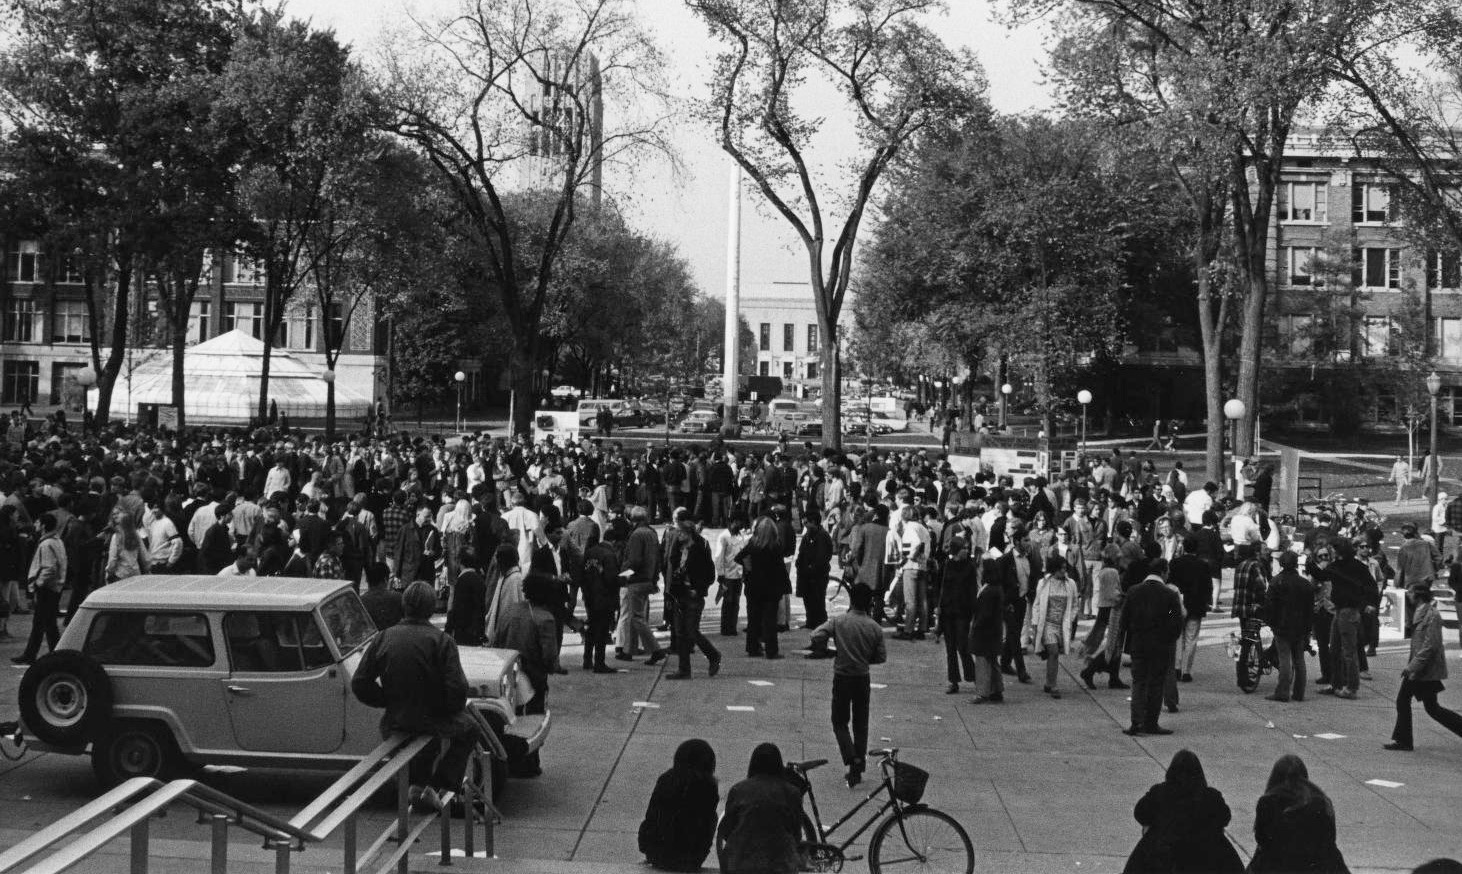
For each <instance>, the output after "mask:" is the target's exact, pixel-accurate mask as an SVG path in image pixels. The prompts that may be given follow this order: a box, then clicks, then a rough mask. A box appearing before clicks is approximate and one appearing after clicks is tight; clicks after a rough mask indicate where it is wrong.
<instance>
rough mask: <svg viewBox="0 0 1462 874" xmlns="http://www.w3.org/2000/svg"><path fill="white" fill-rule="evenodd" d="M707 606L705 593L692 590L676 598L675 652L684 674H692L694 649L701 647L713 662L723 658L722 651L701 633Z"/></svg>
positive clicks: (707, 657)
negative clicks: (703, 613)
mask: <svg viewBox="0 0 1462 874" xmlns="http://www.w3.org/2000/svg"><path fill="white" fill-rule="evenodd" d="M705 608H706V599H705V596H703V595H697V594H695V593H694V592H692V593H690V594H687V595H680V596H678V597H676V598H675V614H674V615H675V643H676V649H675V652H676V655H678V656H679V657H680V673H682V674H686V675H689V674H690V653H691V651H692V650H694V649H699V650H700V651H701V655H704V656H705V657H706V659H707V660H708V661H710V662H712V663H715V662H719V661H720V660H721V653H720V652H719V651H717V649H716V647H715V646H713V645H712V644H711V642H710V641H709V640H706V636H705V635H704V634H702V633H701V612H702V611H704V610H705Z"/></svg>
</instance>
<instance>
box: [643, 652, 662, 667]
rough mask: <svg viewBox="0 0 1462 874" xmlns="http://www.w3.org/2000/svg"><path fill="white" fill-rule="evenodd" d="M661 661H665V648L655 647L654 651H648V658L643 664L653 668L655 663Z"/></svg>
mask: <svg viewBox="0 0 1462 874" xmlns="http://www.w3.org/2000/svg"><path fill="white" fill-rule="evenodd" d="M663 661H665V650H663V649H657V650H655V651H654V652H652V653H650V658H649V659H648V660H647V661H646V662H645V664H647V665H649V666H650V667H652V668H653V667H654V666H655V665H658V664H660V663H661V662H663Z"/></svg>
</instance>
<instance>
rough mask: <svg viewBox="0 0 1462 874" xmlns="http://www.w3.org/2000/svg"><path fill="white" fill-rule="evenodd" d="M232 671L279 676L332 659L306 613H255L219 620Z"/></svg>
mask: <svg viewBox="0 0 1462 874" xmlns="http://www.w3.org/2000/svg"><path fill="white" fill-rule="evenodd" d="M223 635H224V637H225V638H226V639H227V641H228V660H229V664H230V665H231V666H232V668H233V670H234V671H237V672H251V673H281V672H288V671H305V670H311V669H314V668H323V667H325V666H326V665H330V664H333V663H334V661H335V659H334V657H333V656H332V655H331V654H330V648H329V647H328V646H326V645H325V638H324V637H323V636H322V635H321V634H320V627H319V626H318V625H316V624H315V617H314V616H313V615H311V614H310V613H283V612H278V611H265V610H257V611H250V612H245V613H230V614H228V615H227V616H225V617H224V618H223Z"/></svg>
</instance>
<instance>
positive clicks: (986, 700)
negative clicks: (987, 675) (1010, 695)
mask: <svg viewBox="0 0 1462 874" xmlns="http://www.w3.org/2000/svg"><path fill="white" fill-rule="evenodd" d="M1004 700H1005V699H1004V698H1003V697H1002V696H1000V695H976V696H975V697H974V698H971V699H970V703H971V704H999V703H1000V702H1002V701H1004Z"/></svg>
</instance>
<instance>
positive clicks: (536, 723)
mask: <svg viewBox="0 0 1462 874" xmlns="http://www.w3.org/2000/svg"><path fill="white" fill-rule="evenodd" d="M552 724H553V711H549V712H547V713H539V714H534V715H532V716H519V717H518V718H517V719H516V720H514V721H513V724H512V725H510V726H508V728H507V734H508V737H509V738H514V739H516V740H518V741H522V743H523V745H524V746H526V747H527V750H528V753H529V754H532V753H536V752H538V751H539V750H540V749H542V748H543V743H544V741H546V740H548V731H549V729H550V727H551V726H552ZM516 745H517V744H516V743H514V746H516Z"/></svg>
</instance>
